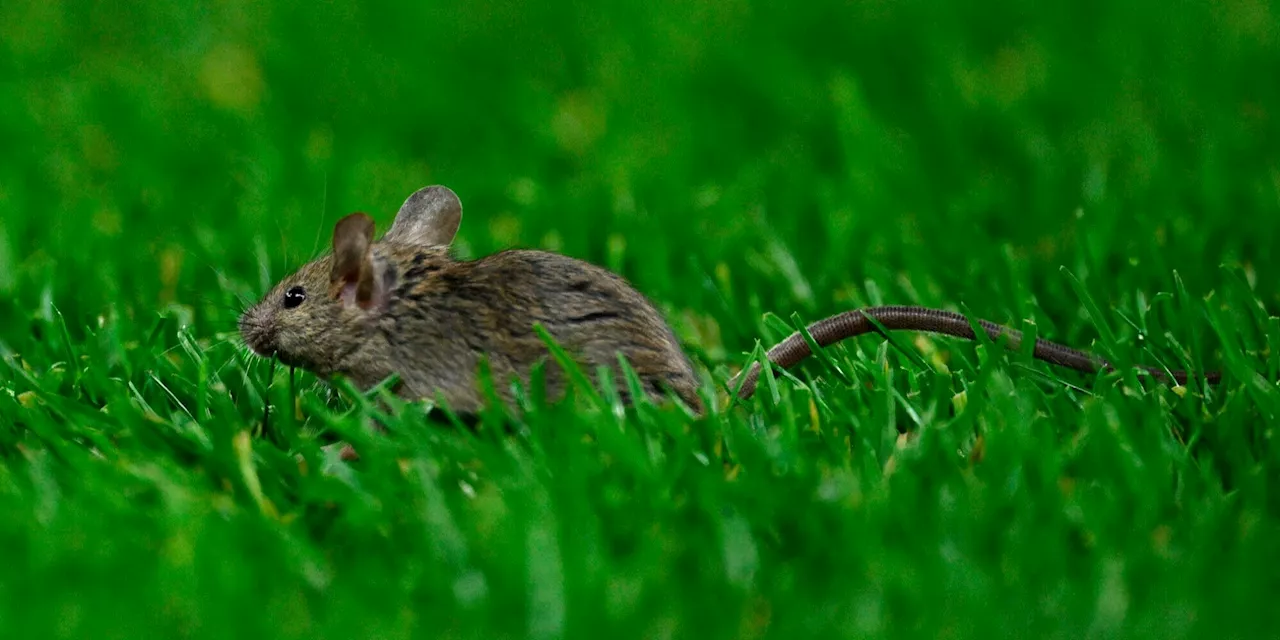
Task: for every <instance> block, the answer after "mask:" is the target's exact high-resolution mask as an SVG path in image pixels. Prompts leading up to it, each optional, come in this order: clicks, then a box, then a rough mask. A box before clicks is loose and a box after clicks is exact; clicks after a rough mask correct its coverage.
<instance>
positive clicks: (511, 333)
mask: <svg viewBox="0 0 1280 640" xmlns="http://www.w3.org/2000/svg"><path fill="white" fill-rule="evenodd" d="M461 219H462V204H461V202H460V201H459V199H458V196H457V195H456V194H455V193H454V192H453V191H452V190H450V189H448V188H447V187H444V186H431V187H426V188H423V189H420V190H418V191H417V192H415V193H414V194H413V195H411V196H410V197H409V198H408V199H407V200H406V201H405V203H404V205H403V206H402V207H401V208H400V210H399V212H398V213H397V214H396V218H395V221H394V222H393V223H392V225H391V228H390V229H389V230H388V231H387V232H386V234H385V235H384V236H383V237H382V238H381V239H379V240H378V241H376V242H375V241H374V239H373V234H374V225H373V221H372V219H371V218H370V217H369V216H367V215H366V214H363V213H354V214H351V215H349V216H347V217H345V218H343V219H342V220H341V221H339V222H338V224H337V225H335V227H334V237H333V249H332V251H331V252H330V253H329V254H327V255H325V256H322V257H321V258H319V259H317V260H315V261H313V262H311V263H309V264H306V265H304V266H302V267H301V268H299V269H298V270H297V271H296V272H294V273H292V274H290V275H289V276H287V277H285V278H284V279H282V280H281V281H280V282H279V283H278V284H276V285H275V286H274V287H273V288H272V290H271V291H270V292H269V293H267V295H266V296H264V297H263V299H262V300H261V301H260V302H258V303H257V304H255V305H254V306H252V307H251V308H249V309H248V310H247V311H245V312H244V314H243V315H242V316H241V318H240V322H239V329H240V333H241V336H242V337H243V339H244V341H245V343H246V344H247V345H248V346H249V347H250V348H251V349H252V350H253V351H254V352H256V353H257V354H259V355H262V356H266V357H276V358H278V359H279V360H280V361H281V362H283V363H285V364H288V365H292V366H297V367H300V368H303V369H306V370H309V371H311V372H313V373H315V374H316V375H318V376H321V377H330V376H334V375H342V376H346V377H347V378H349V379H350V380H351V381H352V382H354V383H355V384H356V386H357V387H359V388H362V389H368V388H370V387H373V386H374V385H376V384H378V383H380V382H382V381H383V380H385V379H386V378H388V377H389V376H391V375H392V374H396V375H398V376H399V380H400V382H399V384H398V386H397V387H396V388H395V391H396V393H397V394H398V395H400V396H402V397H405V398H408V399H415V400H416V399H424V398H428V399H434V400H443V401H444V402H445V403H446V404H447V406H448V407H449V408H450V409H452V410H453V411H456V412H459V413H473V412H476V411H478V410H479V409H480V408H481V406H482V403H483V398H482V394H481V389H480V385H479V384H478V376H477V372H478V366H479V364H480V360H481V358H482V357H486V358H487V359H488V362H489V366H490V368H491V371H492V374H493V376H494V381H495V385H494V386H495V388H496V391H497V393H498V394H499V396H500V397H501V399H502V400H503V401H504V402H508V403H512V402H513V397H512V390H511V385H510V384H509V381H510V380H511V378H512V377H515V378H517V379H519V380H520V381H521V382H522V383H526V384H527V382H528V380H529V372H530V369H531V368H532V367H533V365H534V364H535V363H538V362H540V361H541V362H546V383H547V394H548V397H550V398H558V397H560V396H561V395H562V394H563V392H564V389H565V385H566V379H565V374H564V372H563V371H562V370H561V368H560V367H559V366H556V365H555V364H554V362H553V361H552V360H551V358H550V354H549V351H548V349H547V347H546V345H545V343H544V342H543V341H542V339H541V338H540V337H539V336H538V335H537V334H536V333H535V331H534V325H535V323H538V324H541V325H543V326H544V327H545V328H546V329H547V331H548V333H550V335H551V336H552V337H553V338H554V339H555V340H556V342H557V343H559V344H560V345H561V346H562V347H563V348H564V349H565V350H566V351H567V352H568V353H569V354H570V355H571V356H572V357H574V358H575V359H576V360H577V362H578V363H579V365H580V366H582V369H583V371H584V373H586V374H587V375H588V376H589V377H590V378H592V379H594V378H595V375H596V370H597V368H598V367H601V366H604V367H607V368H608V369H609V370H610V371H613V372H614V373H615V376H616V377H615V380H616V382H617V385H616V386H617V387H618V388H619V389H620V390H621V391H625V389H626V387H625V385H624V384H622V378H621V377H620V376H617V373H618V355H619V354H621V355H622V356H624V357H625V358H626V359H627V360H628V361H629V364H630V365H631V367H632V368H633V369H634V370H635V371H636V373H637V375H638V376H639V378H640V380H641V382H642V383H643V385H644V389H645V391H646V393H648V394H649V395H651V396H652V397H654V398H655V399H660V398H664V397H666V394H667V392H668V390H670V391H671V392H674V393H675V395H676V396H677V397H679V398H680V399H681V400H682V401H683V402H685V403H686V404H688V405H689V406H691V407H693V408H694V409H695V410H701V402H700V401H699V398H698V396H697V393H696V389H697V386H698V385H697V379H696V376H695V374H694V371H693V367H692V364H691V363H690V361H689V359H688V357H687V356H686V355H685V354H684V352H683V351H682V350H681V348H680V345H679V343H678V341H677V340H676V337H675V335H674V333H673V332H672V331H671V329H670V327H669V326H668V325H667V323H666V322H665V320H664V319H663V318H662V315H661V314H660V313H659V312H658V311H657V310H656V309H655V308H654V307H653V305H652V304H651V303H650V302H649V301H648V300H647V299H646V298H645V297H644V296H643V295H642V294H640V293H639V292H638V291H636V290H635V289H634V288H633V287H632V286H631V285H630V284H628V283H627V282H626V281H625V280H624V279H623V278H622V277H620V276H618V275H616V274H614V273H612V272H610V271H608V270H606V269H603V268H601V267H598V266H596V265H593V264H590V263H588V262H584V261H582V260H578V259H575V258H571V257H568V256H563V255H560V254H555V253H549V252H544V251H535V250H526V249H513V250H507V251H502V252H499V253H496V254H493V255H490V256H486V257H483V258H480V259H477V260H458V259H456V258H455V257H454V256H453V255H452V254H451V252H450V250H449V245H450V243H451V242H452V241H453V238H454V236H455V235H456V233H457V230H458V227H459V224H460V223H461ZM624 400H628V401H629V400H630V399H629V398H626V397H625V394H624Z"/></svg>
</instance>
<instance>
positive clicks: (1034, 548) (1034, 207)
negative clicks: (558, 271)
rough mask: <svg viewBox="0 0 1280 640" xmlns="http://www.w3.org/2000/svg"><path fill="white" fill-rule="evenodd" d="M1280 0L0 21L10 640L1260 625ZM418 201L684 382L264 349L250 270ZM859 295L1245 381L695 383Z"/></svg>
mask: <svg viewBox="0 0 1280 640" xmlns="http://www.w3.org/2000/svg"><path fill="white" fill-rule="evenodd" d="M1273 11H1274V9H1273V8H1272V7H1271V5H1270V4H1268V3H1264V2H1259V1H1257V0H1235V1H1233V2H1224V3H1191V2H1174V3H1167V2H1156V1H1155V0H1125V1H1122V2H1109V3H1108V2H1096V1H1085V2H1074V3H1059V6H1057V7H1056V8H1054V7H1053V6H1052V5H1046V6H1044V7H1037V6H1035V5H1032V4H1030V3H1019V2H1007V1H1004V0H997V1H996V2H992V3H985V4H984V5H981V6H978V5H974V4H972V3H963V2H912V1H907V2H897V3H890V2H880V1H876V0H863V1H860V2H849V3H844V2H825V1H823V2H806V3H763V2H758V3H747V2H742V1H737V2H706V1H703V0H697V1H694V2H683V3H681V2H674V1H668V0H657V1H651V2H636V1H632V0H620V1H619V2H614V3H609V4H606V3H587V2H574V1H571V0H555V1H548V2H537V3H509V2H494V1H490V0H478V1H474V2H469V3H451V4H441V3H431V4H428V3H412V2H400V3H390V4H388V3H365V4H358V3H355V2H350V1H349V0H336V1H334V2H326V3H308V2H296V1H293V0H281V1H278V2H272V3H251V2H239V1H236V0H233V1H231V2H222V3H213V4H208V3H205V4H198V3H187V4H183V3H160V2H135V3H107V2H80V3H50V2H37V0H17V1H16V2H4V3H0V147H2V148H3V156H2V157H3V159H2V160H0V355H2V356H3V359H2V362H0V460H2V463H0V514H2V515H0V549H3V550H4V551H3V556H4V561H3V564H4V565H5V569H4V570H3V571H2V572H0V634H2V635H3V636H4V637H11V638H19V637H20V638H37V637H64V638H138V637H162V636H163V637H187V638H196V637H201V638H204V637H208V638H230V637H253V636H275V637H293V638H308V639H311V638H350V637H359V638H403V637H441V638H486V639H493V638H526V637H527V638H536V639H552V638H597V637H608V638H619V639H620V638H632V637H635V638H794V637H840V636H847V637H875V636H888V637H928V638H937V637H946V638H1001V637H1037V638H1081V637H1160V638H1186V637H1214V638H1225V637H1250V638H1256V637H1266V636H1271V637H1274V636H1275V635H1276V634H1277V622H1280V621H1278V620H1277V617H1278V615H1280V614H1277V611H1278V610H1277V609H1276V608H1275V606H1274V603H1275V599H1276V596H1277V595H1278V594H1280V578H1278V577H1277V576H1278V574H1277V572H1276V567H1277V566H1280V564H1278V563H1280V536H1278V535H1277V534H1278V533H1280V500H1278V498H1277V496H1280V491H1278V490H1277V488H1278V487H1280V484H1277V482H1278V481H1280V475H1278V473H1277V464H1278V463H1280V445H1277V443H1276V433H1275V424H1276V420H1277V414H1278V413H1280V393H1278V392H1277V389H1276V386H1275V381H1276V379H1277V374H1278V372H1280V351H1277V349H1276V346H1277V345H1276V341H1277V340H1280V320H1277V318H1276V317H1275V316H1273V315H1272V312H1273V311H1272V310H1274V309H1276V308H1278V307H1280V297H1278V296H1277V292H1278V291H1280V278H1278V276H1280V269H1278V268H1277V267H1278V266H1280V265H1278V264H1277V260H1278V259H1280V258H1277V257H1276V256H1275V254H1273V253H1272V252H1271V251H1270V249H1271V246H1272V242H1273V240H1274V239H1275V238H1277V237H1280V211H1278V208H1280V207H1278V204H1280V162H1278V161H1277V158H1276V155H1275V149H1276V148H1277V146H1276V145H1277V142H1280V141H1278V140H1277V135H1276V134H1277V118H1280V85H1277V84H1276V83H1275V82H1273V81H1272V78H1273V77H1274V73H1275V70H1276V69H1277V68H1280V23H1278V22H1277V20H1276V19H1275V16H1274V15H1273ZM1273 114H1274V116H1275V117H1273ZM432 183H443V184H447V185H449V186H451V187H452V188H453V189H455V190H456V191H457V192H458V193H459V194H460V195H461V197H462V200H463V202H464V204H465V206H466V212H467V213H466V217H465V218H464V220H463V226H462V231H461V235H460V240H459V243H458V246H457V250H458V252H459V253H460V254H462V255H463V256H468V257H474V256H481V255H485V254H487V253H490V252H493V251H496V250H498V249H501V248H505V247H510V246H526V247H538V248H544V249H551V250H556V251H561V252H564V253H567V254H570V255H574V256H577V257H581V258H585V259H588V260H591V261H593V262H596V263H599V264H603V265H605V266H608V267H610V268H613V269H615V270H617V271H619V272H620V273H622V274H623V275H624V276H625V277H627V278H628V279H629V280H631V282H633V283H634V284H635V285H636V287H637V288H639V289H640V290H641V291H643V292H644V293H645V294H646V295H648V296H649V297H650V298H651V299H653V300H654V301H655V303H656V304H658V305H659V307H660V308H661V309H662V310H663V311H664V313H666V314H667V316H668V317H669V318H670V320H671V323H672V325H673V326H674V328H675V329H676V332H677V334H678V335H679V336H680V338H681V340H682V342H683V343H684V344H685V346H686V347H687V349H688V351H689V353H690V354H691V355H693V356H694V357H695V358H696V360H697V361H698V363H699V368H700V370H701V372H702V373H703V375H704V376H705V378H706V387H705V390H704V395H705V397H707V398H708V399H712V400H715V401H714V402H713V407H712V409H711V410H710V412H709V414H708V415H707V416H706V417H703V418H696V419H695V418H693V417H691V416H690V415H689V414H687V413H686V412H684V411H682V410H681V409H680V408H678V407H673V406H663V405H658V406H655V405H649V404H645V405H641V406H638V407H636V408H634V409H631V410H623V409H622V408H621V407H619V406H617V405H616V404H615V403H614V402H613V399H614V398H616V394H613V393H611V392H610V390H609V388H608V387H605V388H603V389H601V390H593V388H592V387H589V386H588V387H581V388H579V389H578V390H577V391H576V392H575V393H574V395H573V397H572V398H570V399H568V400H566V401H565V402H563V403H553V404H547V403H545V402H542V401H540V400H538V399H537V398H536V397H531V398H530V399H529V400H528V403H527V404H526V405H525V406H524V407H523V408H522V410H520V411H512V412H504V411H502V410H498V409H495V410H493V411H491V412H489V413H486V414H484V415H482V416H480V417H479V422H478V424H476V425H474V426H470V427H468V426H465V425H459V424H458V423H455V422H454V421H453V419H452V418H451V417H450V416H449V415H448V414H447V413H444V414H443V417H440V416H441V415H442V414H441V412H438V411H437V412H434V413H432V414H431V416H433V417H428V416H426V415H425V407H424V406H422V405H401V404H399V403H392V405H391V406H390V408H389V409H383V408H380V405H379V404H378V403H377V402H376V395H377V394H376V393H375V394H371V395H361V394H360V393H357V392H355V391H354V390H352V389H351V388H349V387H348V386H344V385H343V384H342V383H341V381H339V382H338V383H336V384H334V385H330V384H325V383H322V382H318V381H317V380H315V379H314V378H312V377H311V376H309V375H307V374H305V373H303V372H296V373H293V374H291V372H290V371H289V370H288V369H286V368H284V367H281V366H272V365H271V364H270V363H269V362H266V361H263V360H259V359H252V358H248V357H246V355H245V352H244V350H243V348H242V347H241V346H240V344H239V343H238V342H237V337H236V334H235V320H236V316H237V312H238V311H239V310H240V309H241V308H242V307H243V305H244V304H245V303H246V302H247V301H249V300H252V299H254V298H255V297H257V296H258V295H260V294H261V293H262V292H263V291H265V290H266V288H267V287H268V286H269V285H270V284H271V283H272V282H273V281H274V280H275V279H277V278H278V277H280V276H282V275H284V274H285V273H287V272H288V271H289V270H290V269H292V268H293V267H295V266H297V265H298V264H300V263H301V262H302V261H304V260H306V259H308V258H310V257H313V256H315V255H317V254H318V253H319V252H320V251H323V250H324V247H325V242H326V239H327V234H328V233H329V231H330V230H331V228H332V224H333V223H334V222H335V221H336V220H337V219H338V218H339V217H341V216H342V215H344V214H346V213H348V212H350V211H354V210H363V211H367V212H369V213H370V214H371V215H373V217H374V218H375V219H376V220H377V222H378V224H379V225H380V226H381V227H383V228H385V226H386V225H387V224H388V223H389V222H390V220H391V217H392V216H393V214H394V212H395V209H396V208H397V206H398V205H399V204H400V202H401V201H402V200H403V199H404V198H405V197H406V196H407V195H408V194H409V193H410V192H411V191H413V190H414V189H416V188H418V187H420V186H423V185H425V184H432ZM882 303H883V304H923V305H930V306H938V307H943V308H948V309H952V310H957V311H961V312H964V313H968V314H971V315H972V316H974V317H980V318H985V319H989V320H993V321H997V322H1003V323H1008V324H1010V325H1012V326H1015V327H1018V328H1021V329H1024V330H1034V331H1035V332H1036V333H1038V334H1039V335H1040V336H1042V337H1049V338H1052V339H1055V340H1059V341H1062V342H1065V343H1068V344H1072V345H1075V346H1080V347H1085V348H1089V349H1091V350H1093V351H1095V352H1097V353H1099V354H1101V355H1103V356H1105V357H1107V358H1109V359H1111V360H1113V361H1115V362H1117V363H1119V364H1121V365H1124V364H1132V363H1146V364H1152V365H1156V366H1165V367H1169V368H1180V367H1190V368H1192V369H1194V370H1197V371H1203V370H1205V369H1215V368H1222V369H1224V370H1225V372H1226V373H1225V376H1224V381H1223V384H1222V385H1221V386H1220V387H1217V388H1204V387H1203V386H1202V385H1200V384H1198V383H1194V384H1189V385H1187V386H1186V387H1185V388H1170V387H1168V386H1162V385H1160V384H1157V383H1154V382H1152V381H1151V380H1148V379H1145V378H1140V377H1139V376H1137V375H1135V374H1134V373H1133V372H1132V371H1127V370H1126V371H1122V372H1118V373H1110V374H1102V375H1097V376H1089V375H1082V374H1078V373H1074V372H1070V371H1060V370H1056V369H1052V368H1050V367H1047V366H1045V365H1043V364H1040V363H1037V362H1035V361H1032V360H1030V359H1029V358H1028V356H1027V354H1026V353H1023V352H1007V351H1005V350H1003V349H1001V348H1000V347H999V345H991V344H977V345H975V344H969V343H965V342H963V341H958V340H952V339H944V338H937V337H921V336H913V335H904V334H899V335H896V336H894V339H893V340H892V341H891V342H887V341H885V340H883V339H881V338H878V337H874V336H868V337H864V338H859V339H857V340H854V341H850V342H848V343H846V344H842V345H839V346H836V347H833V348H831V349H828V350H827V351H825V352H824V354H823V357H822V358H814V359H812V360H811V361H810V362H808V363H806V364H805V365H804V366H802V367H800V368H798V369H796V370H794V371H792V372H790V374H785V375H784V374H781V373H779V374H778V375H777V376H776V377H775V378H774V379H773V380H772V381H771V382H770V381H766V383H765V384H764V385H762V391H761V393H760V394H759V395H758V396H757V398H755V399H753V400H752V401H751V402H749V403H746V404H745V405H742V406H737V407H729V406H727V405H726V403H724V402H723V401H722V400H721V399H717V394H718V393H719V389H720V388H721V386H722V385H723V384H724V382H725V380H726V379H727V378H728V377H729V376H730V375H731V374H732V373H733V372H735V371H737V370H738V369H739V368H740V367H742V366H743V365H744V364H745V363H746V362H748V361H749V358H750V357H752V354H753V353H756V354H757V355H758V351H757V348H758V346H761V345H763V346H767V345H768V344H769V343H770V342H771V341H773V340H776V339H778V338H780V337H782V336H783V335H785V334H786V333H788V332H790V331H791V330H792V329H793V328H794V326H795V325H796V324H797V323H803V322H808V321H813V320H817V319H818V318H820V317H822V316H824V315H827V314H830V313H834V312H837V311H841V310H845V309H848V308H852V307H854V306H861V305H868V304H882ZM584 373H585V375H587V376H590V375H592V372H584ZM498 383H499V384H500V383H501V382H500V381H499V382H498ZM373 413H385V414H386V415H385V420H387V421H388V423H389V424H390V425H391V429H390V432H389V433H387V434H386V435H382V436H371V435H368V434H367V433H365V432H364V431H362V430H361V426H360V425H361V424H362V423H363V421H364V420H365V419H367V418H368V417H369V416H370V414H373ZM338 437H346V438H349V439H351V440H352V441H354V442H356V443H357V444H358V445H359V446H360V448H361V449H360V450H361V452H362V453H363V454H364V457H363V458H362V460H361V461H360V462H359V463H357V464H353V465H344V464H341V463H336V462H334V461H331V460H327V459H326V458H325V454H324V453H323V451H322V450H321V449H320V447H321V446H322V445H324V444H326V443H328V442H330V441H332V440H333V439H334V438H338Z"/></svg>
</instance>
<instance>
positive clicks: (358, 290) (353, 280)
mask: <svg viewBox="0 0 1280 640" xmlns="http://www.w3.org/2000/svg"><path fill="white" fill-rule="evenodd" d="M372 244H373V218H370V217H369V216H368V215H366V214H363V213H353V214H351V215H349V216H347V217H345V218H343V219H341V220H339V221H338V224H336V225H334V227H333V270H332V271H331V272H330V273H329V285H330V294H331V295H332V296H333V297H334V298H341V299H343V300H344V301H345V302H351V301H352V300H354V301H355V303H356V304H358V305H360V307H361V308H366V309H367V308H368V307H369V305H370V303H371V302H372V300H373V293H374V282H373V261H372V257H371V256H370V255H369V247H370V246H371V245H372Z"/></svg>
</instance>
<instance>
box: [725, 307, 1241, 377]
mask: <svg viewBox="0 0 1280 640" xmlns="http://www.w3.org/2000/svg"><path fill="white" fill-rule="evenodd" d="M873 320H874V321H873ZM977 324H978V326H979V327H980V328H982V330H983V331H985V332H986V334H987V336H988V337H989V338H990V339H991V340H992V341H996V340H998V339H999V338H1001V337H1002V336H1003V337H1006V338H1007V342H1006V344H1007V345H1008V347H1009V348H1010V349H1017V348H1018V347H1019V346H1020V345H1021V344H1022V332H1021V331H1017V330H1015V329H1010V328H1008V327H1004V326H1001V325H998V324H996V323H994V322H989V321H986V320H978V321H977ZM881 327H884V329H885V330H888V331H924V332H927V333H936V334H941V335H947V336H953V337H957V338H966V339H969V340H974V339H976V338H977V335H976V334H975V333H974V331H973V325H971V324H970V323H969V319H968V318H966V317H965V316H963V315H961V314H959V313H955V312H952V311H943V310H941V309H929V308H926V307H911V306H883V307H868V308H865V309H855V310H852V311H846V312H844V313H840V314H837V315H834V316H831V317H828V318H824V319H822V320H819V321H817V322H815V323H813V324H811V325H809V326H808V327H807V331H808V333H809V335H810V336H812V337H813V340H814V342H816V343H817V344H818V346H820V347H826V346H829V345H831V344H834V343H836V342H840V341H841V340H845V339H847V338H853V337H856V336H860V335H864V334H867V333H883V332H882V331H881ZM812 354H813V352H812V351H811V350H810V349H809V343H808V342H807V341H805V339H804V336H803V335H801V334H800V333H799V332H796V333H793V334H791V335H790V336H788V337H787V338H786V339H785V340H783V341H782V342H779V343H778V344H777V345H774V347H773V348H771V349H769V351H768V353H767V354H766V357H767V358H768V360H769V362H770V363H772V364H773V365H775V366H779V367H782V368H784V369H789V368H791V367H793V366H795V365H796V364H798V363H799V362H800V361H802V360H804V359H805V358H807V357H809V356H810V355H812ZM1032 355H1033V356H1034V357H1035V358H1036V359H1038V360H1043V361H1045V362H1048V363H1050V364H1054V365H1057V366H1060V367H1066V368H1069V369H1075V370H1076V371H1083V372H1086V373H1095V372H1097V371H1099V370H1104V369H1105V370H1111V369H1112V366H1111V365H1110V364H1109V363H1108V362H1106V361H1105V360H1102V359H1101V358H1098V357H1096V356H1094V355H1091V354H1089V353H1086V352H1084V351H1080V350H1079V349H1073V348H1071V347H1068V346H1065V345H1061V344H1057V343H1055V342H1049V341H1048V340H1042V339H1037V340H1036V344H1035V348H1034V349H1033V351H1032ZM1142 369H1143V370H1144V371H1146V372H1147V373H1148V374H1150V375H1151V376H1152V377H1155V378H1157V379H1159V380H1162V381H1164V380H1168V379H1169V378H1170V377H1172V379H1173V381H1174V382H1175V383H1177V384H1186V382H1187V379H1188V378H1189V377H1190V376H1189V374H1188V373H1187V372H1185V371H1174V372H1171V373H1166V372H1165V371H1163V370H1161V369H1157V368H1155V367H1142ZM744 376H745V377H744ZM1204 377H1205V380H1206V381H1207V382H1208V383H1209V384H1217V383H1218V382H1219V381H1220V380H1221V374H1219V373H1217V372H1210V373H1207V374H1205V376H1204ZM759 379H760V363H758V362H753V363H751V366H750V367H749V368H748V369H747V370H746V371H744V372H739V373H738V375H736V376H734V378H733V380H731V381H730V382H729V388H730V389H732V388H735V387H737V386H738V382H739V380H741V381H742V386H741V389H739V391H738V397H739V398H741V399H743V400H745V399H747V398H750V397H751V395H752V394H753V393H755V389H756V385H757V383H758V382H759Z"/></svg>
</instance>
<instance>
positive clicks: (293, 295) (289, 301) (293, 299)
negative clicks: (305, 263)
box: [284, 287, 307, 309]
mask: <svg viewBox="0 0 1280 640" xmlns="http://www.w3.org/2000/svg"><path fill="white" fill-rule="evenodd" d="M306 299H307V290H306V289H303V288H302V287H293V288H291V289H289V290H288V291H286V292H284V308H286V309H292V308H294V307H296V306H298V305H300V304H302V303H303V302H304V301H305V300H306Z"/></svg>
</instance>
